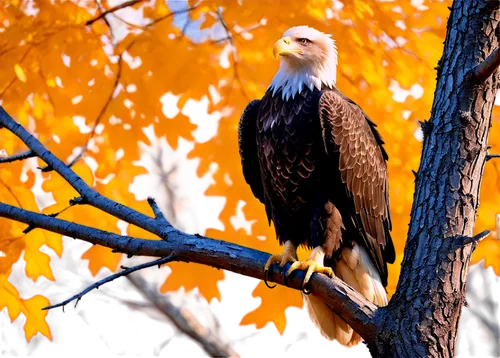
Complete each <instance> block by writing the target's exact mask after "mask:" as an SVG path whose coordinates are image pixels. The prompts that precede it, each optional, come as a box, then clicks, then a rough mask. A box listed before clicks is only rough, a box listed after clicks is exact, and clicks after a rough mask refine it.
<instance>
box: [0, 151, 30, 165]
mask: <svg viewBox="0 0 500 358" xmlns="http://www.w3.org/2000/svg"><path fill="white" fill-rule="evenodd" d="M33 157H36V154H35V152H33V151H32V150H27V151H26V152H22V153H19V154H14V155H11V156H9V157H3V158H0V164H2V163H11V162H15V161H17V160H24V159H28V158H33Z"/></svg>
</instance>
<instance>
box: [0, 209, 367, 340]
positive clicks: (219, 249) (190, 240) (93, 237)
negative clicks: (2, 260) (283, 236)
mask: <svg viewBox="0 0 500 358" xmlns="http://www.w3.org/2000/svg"><path fill="white" fill-rule="evenodd" d="M0 217H4V218H8V219H11V220H16V221H19V222H23V223H26V224H33V225H35V226H37V227H39V228H43V229H45V230H49V231H52V232H56V233H59V234H62V235H66V236H70V237H74V238H76V239H80V240H83V241H86V242H90V243H92V244H97V245H101V246H105V247H109V248H111V249H113V251H114V252H122V253H126V254H128V255H129V256H132V255H141V256H154V257H159V256H161V257H165V256H168V255H170V253H172V252H175V258H174V259H175V260H176V261H182V262H195V263H199V264H203V265H208V266H213V267H216V268H219V269H224V270H229V271H232V272H235V273H239V274H241V275H245V276H249V277H254V278H258V279H263V278H264V266H265V264H266V262H267V260H268V259H269V254H268V253H265V252H262V251H257V250H253V249H250V248H246V247H243V246H240V245H236V244H233V243H229V242H224V241H219V240H214V239H211V238H208V237H203V236H200V235H189V234H186V233H183V232H180V231H177V230H175V231H172V232H171V233H170V236H169V240H168V241H163V240H145V239H139V238H134V237H130V236H122V235H118V234H114V233H110V232H106V231H103V230H99V229H94V228H90V227H88V226H84V225H79V224H75V223H73V222H69V221H66V220H61V219H57V218H53V217H50V216H47V215H43V214H39V213H34V212H31V211H27V210H23V209H19V208H17V207H15V206H11V205H8V204H4V203H0ZM152 220H154V219H152ZM267 277H268V280H269V281H272V282H276V283H278V284H280V285H286V284H287V285H288V287H290V288H293V289H296V290H301V289H302V282H303V280H304V277H305V272H304V271H299V270H297V271H294V272H293V273H292V274H291V275H290V277H289V278H288V279H287V282H286V283H285V281H284V280H283V276H282V274H281V269H280V267H279V265H277V264H274V265H272V266H271V269H270V271H269V273H268V276H267ZM309 286H310V290H311V292H312V294H313V295H316V296H318V297H319V298H321V299H322V300H323V301H324V302H325V303H326V304H327V305H328V306H330V307H331V308H332V309H333V310H334V311H335V312H336V313H338V314H339V315H340V316H341V317H342V318H343V319H344V320H345V321H346V322H347V323H348V324H349V325H350V326H351V327H352V328H353V329H354V330H355V331H356V332H357V333H358V334H360V335H361V336H362V337H363V338H364V339H365V340H366V341H367V342H370V341H372V340H373V338H374V337H375V334H376V332H377V327H376V324H375V322H374V316H375V313H376V312H377V306H376V305H375V304H373V303H372V302H370V301H368V300H367V299H366V298H365V297H363V296H362V295H361V294H360V293H358V292H356V291H355V290H354V289H353V288H351V287H350V286H349V285H347V284H346V283H345V282H343V281H341V280H340V279H338V278H336V277H334V278H332V279H330V278H328V277H326V276H325V275H319V274H314V275H313V276H312V277H311V280H310V281H309Z"/></svg>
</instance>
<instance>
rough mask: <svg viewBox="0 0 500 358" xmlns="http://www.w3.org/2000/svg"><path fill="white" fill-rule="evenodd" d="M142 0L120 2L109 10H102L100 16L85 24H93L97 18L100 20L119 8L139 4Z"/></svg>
mask: <svg viewBox="0 0 500 358" xmlns="http://www.w3.org/2000/svg"><path fill="white" fill-rule="evenodd" d="M141 1H142V0H129V1H126V2H124V3H123V4H120V5H117V6H115V7H112V8H111V9H109V10H106V11H104V12H101V13H100V14H99V16H97V17H95V18H93V19H91V20H89V21H87V22H86V23H85V25H92V24H93V23H94V22H96V21H97V20H100V19H102V18H103V17H104V16H106V15H108V14H112V13H114V12H115V11H118V10H121V9H124V8H126V7H129V6H132V5H135V4H137V3H138V2H141Z"/></svg>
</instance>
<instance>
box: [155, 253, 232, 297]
mask: <svg viewBox="0 0 500 358" xmlns="http://www.w3.org/2000/svg"><path fill="white" fill-rule="evenodd" d="M168 266H169V267H170V268H171V269H172V273H171V274H170V275H169V276H168V277H167V279H166V280H165V282H164V283H163V285H161V287H160V292H162V293H165V292H168V291H175V290H178V289H179V288H181V287H184V289H185V290H186V291H191V290H192V289H194V288H195V287H198V289H199V290H200V294H201V295H202V296H203V297H205V299H206V300H207V301H208V302H210V301H211V300H212V298H216V299H217V300H219V301H220V299H221V296H220V292H219V288H218V287H217V282H218V281H221V280H223V279H224V272H223V271H222V270H218V269H216V268H213V267H210V266H205V265H199V264H194V263H189V264H187V263H184V262H173V263H169V264H168Z"/></svg>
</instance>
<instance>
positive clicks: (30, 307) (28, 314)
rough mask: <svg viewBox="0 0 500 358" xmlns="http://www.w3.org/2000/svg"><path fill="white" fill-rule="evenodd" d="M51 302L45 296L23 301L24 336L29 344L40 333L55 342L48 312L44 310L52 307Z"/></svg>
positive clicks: (32, 297) (35, 296)
mask: <svg viewBox="0 0 500 358" xmlns="http://www.w3.org/2000/svg"><path fill="white" fill-rule="evenodd" d="M50 303H51V302H50V300H49V299H48V298H47V297H45V296H43V295H34V296H31V297H30V298H28V299H24V300H23V306H24V307H23V308H24V309H23V315H24V318H25V320H26V321H25V322H24V336H25V337H26V341H27V342H28V343H29V342H30V341H31V340H32V339H33V337H35V336H36V335H37V334H38V333H40V334H41V335H42V336H44V337H45V338H47V339H48V340H49V341H50V342H52V341H53V337H52V331H51V329H50V325H49V323H48V322H47V316H48V315H49V311H48V310H42V308H43V307H46V306H48V305H50Z"/></svg>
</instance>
